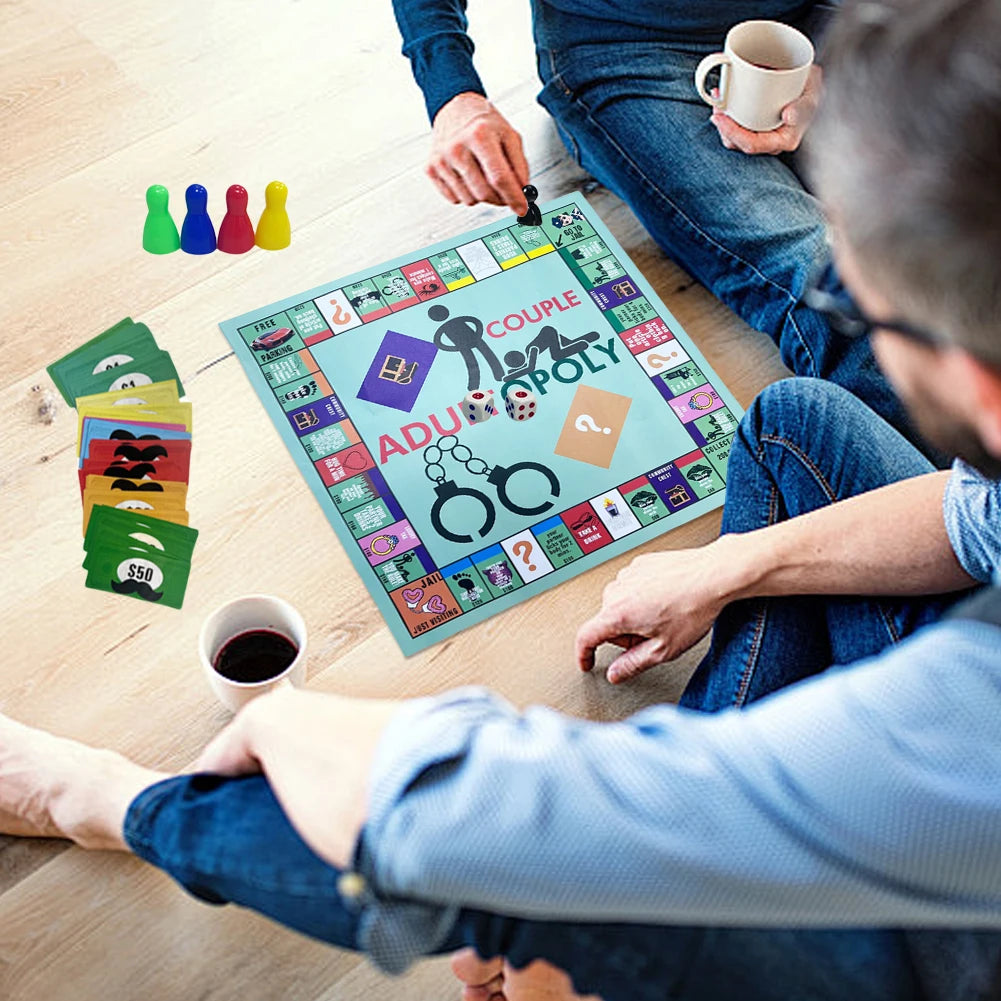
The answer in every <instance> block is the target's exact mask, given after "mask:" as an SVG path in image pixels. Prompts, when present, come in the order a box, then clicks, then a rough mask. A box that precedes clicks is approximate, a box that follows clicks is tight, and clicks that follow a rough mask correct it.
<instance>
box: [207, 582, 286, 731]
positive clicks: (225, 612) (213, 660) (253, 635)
mask: <svg viewBox="0 0 1001 1001" xmlns="http://www.w3.org/2000/svg"><path fill="white" fill-rule="evenodd" d="M198 654H199V658H200V660H201V662H202V668H203V669H204V671H205V675H206V678H207V679H208V683H209V687H210V688H211V689H212V691H213V692H214V693H215V696H216V698H218V699H219V701H220V702H221V703H222V704H223V705H224V706H226V708H227V709H230V710H231V711H232V712H238V711H239V710H240V709H241V708H242V707H243V706H245V705H246V704H247V703H248V702H249V701H250V700H251V699H254V698H256V697H257V696H258V695H264V694H265V693H267V692H270V691H273V690H274V689H276V688H279V687H282V686H284V685H292V686H294V687H296V688H298V687H300V686H301V685H302V684H304V683H305V680H306V624H305V623H304V622H303V620H302V616H301V615H300V614H299V613H298V612H297V611H296V610H295V609H294V608H293V607H292V606H291V605H290V604H289V603H288V602H287V601H283V600H282V599H281V598H274V597H271V596H270V595H266V594H251V595H247V596H245V597H243V598H235V599H234V600H233V601H230V602H229V603H228V604H225V605H223V606H222V607H221V608H217V609H216V610H215V611H214V612H213V613H212V614H211V615H210V616H209V617H208V618H207V619H206V620H205V623H204V625H203V626H202V630H201V634H200V635H199V637H198Z"/></svg>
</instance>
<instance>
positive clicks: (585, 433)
mask: <svg viewBox="0 0 1001 1001" xmlns="http://www.w3.org/2000/svg"><path fill="white" fill-rule="evenodd" d="M632 402H633V401H632V399H631V398H630V397H628V396H620V395H619V394H618V393H609V392H608V391H607V390H604V389H595V388H594V386H578V387H577V392H576V393H574V397H573V400H571V402H570V410H569V412H568V413H567V419H566V420H565V421H564V422H563V430H562V431H561V432H560V437H559V440H558V441H557V442H556V448H555V449H553V451H554V452H555V453H556V454H557V455H562V456H565V457H566V458H567V459H576V460H577V461H578V462H587V463H590V465H592V466H601V467H602V468H603V469H608V467H609V466H610V465H611V464H612V457H613V456H614V455H615V449H616V448H617V447H618V444H619V438H620V437H621V436H622V428H623V426H624V425H625V423H626V415H627V414H628V413H629V408H630V407H631V406H632ZM582 418H583V419H582ZM587 418H590V420H588V419H587ZM592 425H593V426H596V427H597V430H593V428H592Z"/></svg>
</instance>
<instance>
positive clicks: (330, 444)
mask: <svg viewBox="0 0 1001 1001" xmlns="http://www.w3.org/2000/svg"><path fill="white" fill-rule="evenodd" d="M299 441H300V442H301V443H302V446H303V448H305V449H306V454H307V455H308V456H309V457H310V458H311V459H312V460H313V461H314V462H315V461H316V460H317V459H322V458H323V457H324V456H327V455H333V454H334V452H339V451H340V450H341V449H342V448H347V447H348V445H350V444H351V442H350V440H349V439H348V436H347V435H346V434H345V433H344V432H343V431H342V430H341V426H340V424H331V425H330V426H329V427H325V428H321V429H320V430H319V431H314V432H313V433H312V434H307V435H304V436H303V437H302V438H300V439H299ZM348 483H352V484H353V483H354V480H345V481H344V483H343V484H341V485H340V486H341V488H343V487H344V486H346V485H347V484H348ZM337 489H338V485H336V484H335V485H334V486H332V487H331V488H330V495H331V496H333V495H334V491H335V490H337ZM373 496H374V494H373ZM366 499H367V498H366ZM359 503H361V501H359Z"/></svg>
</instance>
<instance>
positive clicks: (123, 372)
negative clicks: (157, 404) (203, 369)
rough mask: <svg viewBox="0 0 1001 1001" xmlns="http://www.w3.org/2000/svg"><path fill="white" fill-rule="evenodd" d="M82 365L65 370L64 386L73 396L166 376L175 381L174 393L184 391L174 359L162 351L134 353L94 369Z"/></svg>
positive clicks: (141, 382) (111, 389)
mask: <svg viewBox="0 0 1001 1001" xmlns="http://www.w3.org/2000/svg"><path fill="white" fill-rule="evenodd" d="M84 368H85V366H84ZM84 368H76V369H73V370H72V371H70V372H68V373H66V380H67V389H68V390H69V392H70V393H72V394H75V395H74V398H76V397H77V396H90V395H92V394H93V393H110V392H112V391H114V390H116V389H128V388H130V387H134V386H148V385H149V384H150V383H151V382H164V381H165V380H168V379H173V380H174V382H176V383H177V392H178V395H179V396H183V395H184V387H183V386H182V385H181V377H180V376H179V375H178V374H177V369H176V368H174V362H173V361H172V359H171V357H170V355H169V354H168V353H167V352H166V351H159V350H157V351H153V352H151V353H150V354H145V355H141V354H137V355H136V357H135V358H134V359H132V360H131V361H127V362H122V363H121V364H116V365H114V366H112V367H110V368H106V369H102V370H101V371H99V372H97V373H93V372H86V371H84Z"/></svg>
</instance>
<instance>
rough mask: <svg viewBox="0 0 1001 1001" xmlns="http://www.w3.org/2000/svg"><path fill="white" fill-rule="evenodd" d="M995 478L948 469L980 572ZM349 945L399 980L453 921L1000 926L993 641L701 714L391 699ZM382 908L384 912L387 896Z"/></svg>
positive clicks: (1000, 770) (987, 554)
mask: <svg viewBox="0 0 1001 1001" xmlns="http://www.w3.org/2000/svg"><path fill="white" fill-rule="evenodd" d="M999 503H1001V484H999V483H997V482H993V481H988V480H986V479H984V478H983V477H981V476H979V475H978V474H977V473H975V472H974V471H973V470H971V469H970V468H969V467H967V466H965V465H963V464H962V463H957V465H956V467H955V468H954V471H953V475H952V477H951V478H950V481H949V485H948V487H947V490H946V495H945V502H944V508H945V510H944V513H945V522H946V526H947V529H948V532H949V537H950V540H951V541H952V544H953V547H954V549H955V551H956V554H957V557H958V558H959V560H960V562H961V563H962V565H963V567H964V568H965V569H966V570H967V571H968V572H969V573H970V574H971V575H972V576H973V577H975V578H977V579H979V580H983V581H985V582H986V581H988V580H989V579H990V577H991V575H992V574H993V572H994V570H995V568H997V567H998V566H1001V522H999V520H998V517H997V516H998V512H999V508H998V505H999ZM359 858H360V860H361V865H362V869H363V870H364V871H365V874H366V876H367V878H368V881H369V883H370V885H371V887H372V889H373V891H374V898H373V899H371V900H370V902H369V904H368V906H367V907H366V913H365V914H364V918H363V928H364V935H363V941H364V942H365V944H366V947H367V948H368V950H369V951H370V952H371V954H372V955H373V958H374V959H375V960H376V962H377V963H379V965H381V966H382V967H383V968H385V969H389V970H399V969H402V968H403V967H404V966H405V965H406V964H407V963H408V962H409V961H410V960H412V959H413V958H415V957H416V956H418V955H420V954H422V953H424V952H425V951H427V950H428V949H430V948H433V947H435V946H437V945H438V944H440V942H441V941H443V939H444V937H445V934H446V932H447V931H448V929H449V928H450V926H451V923H452V921H453V920H454V917H455V915H456V913H457V911H458V908H459V906H467V907H475V908H479V909H483V910H488V911H496V912H500V913H504V914H510V915H515V916H524V917H530V918H536V919H551V920H573V919H578V918H579V919H587V920H589V921H595V920H608V921H642V922H647V923H655V924H672V925H689V924H701V925H742V926H757V927H767V926H781V927H790V926H812V927H823V928H836V927H863V926H891V927H901V926H907V927H912V928H913V927H922V926H924V927H950V928H981V929H1001V627H999V626H998V625H994V624H991V623H989V622H983V621H973V620H969V619H949V620H945V621H942V622H940V623H938V624H936V625H934V626H932V627H929V628H927V629H925V630H923V631H922V632H920V633H919V634H918V635H916V636H914V637H912V638H911V639H909V640H907V641H906V642H904V643H901V644H899V645H897V646H895V647H893V648H891V649H888V650H887V651H886V652H885V653H883V654H882V655H880V656H878V657H875V658H872V659H870V660H866V661H863V662H860V663H858V664H856V665H852V666H851V667H850V668H847V669H841V670H837V671H831V672H828V673H826V674H824V675H821V676H819V677H817V678H814V679H811V680H809V681H806V682H803V683H801V684H798V685H795V686H792V687H791V688H789V689H787V690H785V691H782V692H779V693H777V694H775V695H772V696H770V697H768V698H767V699H763V700H762V701H760V702H758V703H755V704H753V705H751V706H749V707H747V708H745V709H741V710H736V709H734V710H729V711H725V712H720V713H716V714H712V715H709V714H703V713H696V712H690V711H686V710H683V709H680V708H678V707H676V706H659V707H657V708H653V709H648V710H645V711H644V712H640V713H638V714H637V715H635V716H633V717H631V718H630V719H627V720H625V721H624V722H621V723H592V722H586V721H582V720H578V719H572V718H568V717H566V716H563V715H561V714H559V713H557V712H554V711H552V710H549V709H544V708H532V709H529V710H527V711H526V712H524V713H519V712H517V711H516V710H515V709H514V708H512V707H511V706H510V705H508V704H507V703H505V702H503V701H502V700H500V699H498V698H497V697H495V696H493V695H491V694H490V693H488V692H486V691H484V690H480V689H463V690H459V691H456V692H452V693H449V694H446V695H444V696H441V697H438V698H426V699H420V700H417V701H415V702H412V703H409V704H408V705H407V706H405V707H404V708H403V709H402V710H401V711H400V713H399V714H398V715H396V716H395V717H394V719H393V721H392V722H391V724H390V726H389V728H388V730H387V732H386V734H385V736H384V738H383V740H382V741H381V743H380V747H379V750H378V754H377V759H376V762H375V768H374V772H373V781H372V787H371V810H370V818H369V821H368V823H367V825H366V828H365V831H364V834H363V839H362V843H361V845H360V849H359ZM404 901H407V902H406V903H404Z"/></svg>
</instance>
